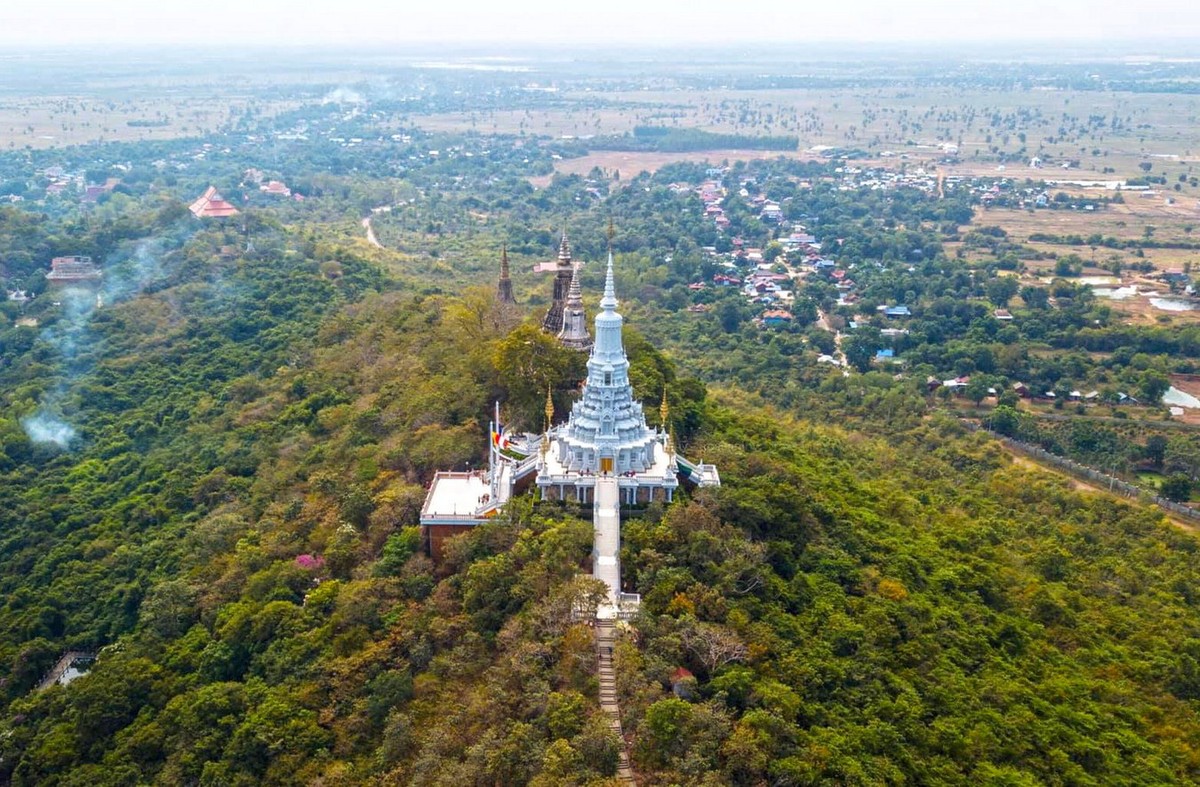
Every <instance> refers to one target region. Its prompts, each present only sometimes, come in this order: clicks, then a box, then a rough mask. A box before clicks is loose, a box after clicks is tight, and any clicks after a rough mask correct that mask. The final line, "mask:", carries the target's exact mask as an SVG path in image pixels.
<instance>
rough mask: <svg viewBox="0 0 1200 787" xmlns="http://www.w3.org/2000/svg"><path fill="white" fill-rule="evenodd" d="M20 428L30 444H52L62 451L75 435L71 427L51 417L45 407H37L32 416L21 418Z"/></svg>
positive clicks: (53, 416) (59, 419) (55, 417)
mask: <svg viewBox="0 0 1200 787" xmlns="http://www.w3.org/2000/svg"><path fill="white" fill-rule="evenodd" d="M21 428H22V429H24V430H25V434H26V435H28V436H29V439H30V441H31V442H34V443H42V444H45V443H53V444H54V445H56V446H58V447H59V448H62V449H66V448H67V447H68V446H70V444H71V441H72V440H74V439H75V435H76V432H75V428H74V427H73V426H71V425H70V424H68V423H67V422H66V421H63V420H62V419H61V418H58V417H57V416H55V415H51V414H50V412H49V411H48V410H47V409H46V406H45V405H43V406H41V407H39V408H38V410H37V412H36V413H34V414H33V415H30V416H26V417H25V418H22V419H21Z"/></svg>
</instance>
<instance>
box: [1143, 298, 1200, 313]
mask: <svg viewBox="0 0 1200 787" xmlns="http://www.w3.org/2000/svg"><path fill="white" fill-rule="evenodd" d="M1150 305H1151V306H1153V307H1154V308H1156V309H1162V310H1163V311H1165V312H1190V311H1191V310H1192V309H1195V308H1196V304H1194V303H1192V302H1191V301H1190V300H1188V299H1187V298H1151V299H1150Z"/></svg>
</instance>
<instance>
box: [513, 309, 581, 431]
mask: <svg viewBox="0 0 1200 787" xmlns="http://www.w3.org/2000/svg"><path fill="white" fill-rule="evenodd" d="M586 362H587V358H586V357H585V356H584V355H583V353H580V352H577V351H575V350H571V349H568V348H566V347H563V346H562V345H561V344H559V342H558V340H557V339H555V338H554V337H553V336H550V335H549V334H547V333H546V332H545V331H543V330H542V329H541V328H540V327H538V326H536V325H533V324H532V323H525V324H524V325H521V326H519V327H517V328H515V329H513V331H512V332H511V333H509V334H508V336H506V337H504V338H503V339H501V340H500V341H499V342H498V343H497V344H496V350H495V352H494V354H493V360H492V363H493V365H494V366H495V370H496V375H497V377H498V379H499V382H500V385H501V386H502V387H503V388H504V389H505V390H506V391H508V399H507V407H508V410H509V414H510V415H509V417H510V418H511V419H512V420H513V421H515V422H516V425H520V426H523V427H524V428H527V429H531V430H538V429H541V428H542V421H543V419H544V416H543V415H542V412H543V410H544V409H545V405H546V388H547V387H549V388H551V389H553V390H563V389H566V388H574V387H575V384H576V383H577V382H578V381H579V380H580V379H582V378H583V376H584V364H585V363H586Z"/></svg>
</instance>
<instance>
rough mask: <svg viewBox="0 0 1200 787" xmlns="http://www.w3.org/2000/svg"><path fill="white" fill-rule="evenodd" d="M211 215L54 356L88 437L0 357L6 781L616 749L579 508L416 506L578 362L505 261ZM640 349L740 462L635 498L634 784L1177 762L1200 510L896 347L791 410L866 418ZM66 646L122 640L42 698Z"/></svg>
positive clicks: (47, 382) (45, 359)
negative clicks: (67, 437) (1181, 524)
mask: <svg viewBox="0 0 1200 787" xmlns="http://www.w3.org/2000/svg"><path fill="white" fill-rule="evenodd" d="M164 229H165V228H164ZM227 240H228V238H225V237H223V235H222V233H221V232H219V231H217V232H212V231H205V232H200V233H198V234H195V235H193V236H191V237H190V238H187V239H184V240H182V241H181V242H180V245H179V247H178V248H177V249H175V250H173V251H167V252H165V253H164V256H163V258H162V261H161V262H162V278H161V279H159V280H157V281H156V282H155V283H154V285H153V286H151V287H147V288H146V290H145V291H143V292H142V294H141V295H139V296H137V297H135V298H132V299H130V300H128V301H126V302H124V303H119V304H115V305H113V306H112V307H111V308H105V309H103V310H101V311H100V312H98V313H97V314H96V315H95V317H94V319H93V320H92V321H91V323H90V327H89V330H91V331H93V332H94V333H95V342H94V344H93V345H91V349H89V350H88V351H87V352H86V353H83V354H81V355H80V356H78V358H77V362H76V366H77V367H78V369H79V371H78V376H77V377H75V378H72V379H70V380H68V381H66V383H65V385H66V393H65V399H64V401H65V402H66V404H65V406H64V413H65V415H66V416H68V417H70V418H71V419H72V421H73V423H76V424H77V425H78V426H79V428H80V438H79V441H78V442H77V443H76V444H74V445H73V446H72V450H71V451H69V452H63V451H57V450H52V449H48V448H46V447H39V446H35V445H31V444H29V443H28V441H27V439H24V438H23V435H22V433H21V432H20V430H19V427H18V426H17V425H16V423H15V421H16V419H17V417H18V416H20V415H22V414H23V412H24V410H27V409H28V408H30V407H31V406H32V405H33V403H34V402H35V401H36V399H37V397H38V395H39V394H40V393H42V392H44V391H45V390H47V389H48V388H50V387H52V386H53V385H56V384H61V383H62V381H61V380H60V378H59V377H58V376H57V375H56V373H55V366H54V364H53V360H54V358H53V347H52V346H50V345H48V344H47V340H46V338H45V336H46V335H45V334H42V338H41V339H39V340H37V341H35V343H34V344H33V346H31V347H29V348H28V349H27V351H26V352H24V353H21V354H17V355H15V356H13V357H14V360H15V363H14V364H12V365H10V366H9V367H7V368H6V369H5V372H4V374H5V375H6V387H5V390H6V391H20V393H19V395H17V394H12V393H10V394H9V395H8V396H7V397H6V399H5V412H6V414H7V415H6V417H7V418H9V419H10V420H9V421H8V426H7V427H6V429H5V430H4V435H5V437H4V450H5V455H6V456H7V457H8V462H9V464H8V466H7V468H6V469H5V471H4V472H5V477H4V483H3V484H2V488H3V489H4V496H5V497H4V500H3V506H2V507H0V510H3V511H4V514H3V517H4V522H3V532H4V534H5V538H4V542H3V545H2V559H3V571H2V572H0V573H2V575H3V576H4V577H6V579H5V580H4V582H5V586H4V591H5V598H6V604H5V607H4V609H3V610H2V611H0V633H2V637H0V640H2V641H3V643H4V650H3V662H4V664H5V665H6V673H5V677H6V682H5V692H6V703H7V707H6V710H5V722H4V729H5V733H6V734H5V735H4V737H3V744H2V745H3V761H2V762H3V767H4V769H5V770H4V772H5V774H6V777H7V778H10V779H11V780H12V781H13V783H15V784H35V783H48V784H64V785H66V784H127V783H130V782H132V781H138V780H141V781H149V782H156V783H163V784H175V783H201V784H260V783H267V784H290V783H306V782H311V781H314V780H317V779H320V780H323V781H325V782H327V783H346V784H349V783H370V782H373V781H390V782H395V781H399V782H402V783H413V784H464V783H477V782H486V783H533V784H588V783H598V782H599V780H602V779H604V778H607V777H609V776H611V774H612V773H613V771H614V769H615V763H616V752H617V746H618V745H619V742H618V741H616V740H615V739H614V738H613V737H612V735H611V733H609V732H608V730H607V728H606V727H605V725H604V724H603V722H602V719H601V718H600V716H599V712H598V708H597V705H596V702H595V699H594V698H595V679H594V677H593V673H592V670H593V651H592V644H591V637H590V632H589V630H588V629H587V628H586V627H585V626H581V625H579V624H577V623H575V622H573V620H572V619H571V616H570V615H569V610H570V609H571V607H572V606H573V605H574V604H576V603H583V604H585V605H586V604H587V603H589V602H588V599H594V594H595V592H596V591H595V588H594V587H592V586H591V585H590V584H589V583H588V582H587V581H586V580H581V579H579V578H578V577H577V574H578V572H579V568H580V566H581V565H582V563H583V561H584V560H585V559H586V557H587V555H588V553H589V551H590V539H591V535H590V527H589V525H588V523H587V522H586V521H585V520H583V519H581V518H580V516H579V513H580V512H576V511H573V510H571V509H569V508H567V509H562V508H558V507H557V506H553V505H533V504H532V503H531V502H530V501H521V502H519V503H517V504H515V505H513V506H512V507H511V509H510V511H509V514H508V516H507V517H506V518H505V520H504V521H498V522H496V523H494V524H492V525H489V526H487V527H484V528H480V529H479V530H477V531H476V532H475V533H473V534H471V535H470V536H468V537H466V538H464V539H462V540H461V541H459V542H457V543H456V544H455V545H454V548H453V549H452V550H451V555H450V557H449V559H448V560H447V561H446V563H445V564H443V565H441V566H438V567H436V568H435V567H434V566H433V565H431V563H430V562H429V560H428V559H427V558H426V557H424V556H423V555H422V554H420V551H419V549H418V539H417V533H416V530H415V528H414V527H413V525H414V524H415V519H416V512H417V509H418V507H419V505H420V501H421V499H422V496H423V489H422V486H421V484H422V482H423V481H424V480H425V479H427V478H428V477H429V473H430V472H431V471H432V470H433V469H435V468H438V467H449V466H455V465H457V464H459V463H461V462H464V461H478V460H479V458H480V457H479V454H480V451H481V450H482V449H481V443H482V439H481V437H482V431H481V426H480V424H481V422H482V419H483V418H485V417H486V413H487V410H488V403H489V401H490V400H491V399H492V398H493V397H494V396H500V397H501V398H504V399H506V400H507V401H510V403H511V407H512V411H513V415H514V417H517V418H521V417H527V418H530V419H534V418H536V417H537V410H538V406H539V404H540V402H539V401H538V396H537V391H538V390H539V389H540V385H537V386H533V387H532V391H524V392H523V389H522V388H521V384H522V383H524V382H526V381H525V380H524V379H523V378H522V377H521V375H520V374H519V373H518V372H517V370H515V369H514V368H513V367H512V359H513V358H514V356H515V355H519V354H521V353H527V354H528V357H527V358H525V359H524V360H523V362H531V363H532V362H533V361H532V359H533V358H536V359H537V361H536V366H535V367H534V368H536V369H537V370H538V373H539V374H542V373H544V374H546V375H547V381H549V382H551V383H552V384H553V385H556V386H558V387H560V390H561V396H562V397H563V398H562V404H565V402H566V397H567V396H568V391H569V390H570V388H571V387H572V386H573V384H574V380H575V379H577V377H578V374H579V370H578V368H577V363H578V361H577V358H578V356H571V355H570V354H569V353H566V352H565V351H562V350H559V349H558V348H557V347H556V346H555V345H554V344H553V343H552V342H548V341H540V340H539V339H538V337H539V334H538V333H537V332H536V331H527V330H526V329H524V328H517V329H516V331H515V332H514V333H512V334H510V335H506V332H505V331H506V328H505V326H504V325H503V324H502V322H500V321H497V320H496V319H494V316H495V314H496V313H495V312H494V310H493V305H492V303H491V300H490V294H489V293H488V292H487V291H467V292H464V293H462V294H461V295H458V296H441V295H433V296H430V295H424V296H423V295H416V294H414V293H412V292H409V291H406V290H405V288H401V289H400V290H393V289H392V288H393V286H394V285H392V284H389V279H388V274H385V273H384V272H383V269H381V268H380V267H379V266H378V265H377V264H376V262H373V261H372V260H369V259H366V258H363V257H360V256H358V255H356V253H355V252H353V251H351V250H349V249H347V248H344V247H337V246H327V245H322V244H319V243H317V244H312V245H304V244H299V245H298V244H295V243H294V242H293V241H291V240H289V239H288V237H287V235H286V234H285V233H283V232H282V228H279V229H272V228H270V227H269V226H267V227H264V228H263V229H262V230H260V231H258V232H257V233H256V234H255V235H254V246H255V249H256V250H255V251H253V252H249V253H244V254H241V255H239V256H238V257H237V258H236V259H233V260H224V261H223V260H221V259H220V258H219V257H217V256H216V252H217V250H218V248H219V247H220V246H221V245H227V244H226V243H225V241H227ZM527 343H528V344H527ZM629 345H630V348H631V352H632V353H633V364H634V373H633V376H634V381H635V385H636V386H637V390H638V391H645V390H651V391H656V390H660V388H659V386H660V385H661V384H662V382H663V381H666V382H667V383H668V384H669V386H670V391H671V398H672V401H673V404H674V405H675V406H674V412H676V417H677V418H678V419H679V423H678V424H677V426H678V427H679V430H680V431H681V432H684V433H685V434H688V435H694V437H690V438H689V439H690V440H691V441H692V445H691V447H690V448H689V449H688V450H689V451H690V452H692V453H694V454H697V455H703V456H704V458H705V459H706V460H709V461H715V462H717V463H718V464H719V465H720V466H721V468H722V471H723V474H724V478H725V486H723V487H722V488H721V489H719V490H714V491H712V492H706V493H705V494H703V495H699V496H697V497H696V498H695V499H691V500H685V501H683V502H681V503H680V504H678V505H676V506H674V507H672V508H671V509H669V510H666V511H663V510H661V509H652V510H651V511H650V512H649V513H648V514H647V516H645V517H644V518H642V519H636V520H631V521H629V522H628V523H627V526H626V555H625V565H626V567H627V570H628V571H629V572H630V573H631V575H632V576H633V577H635V578H636V584H637V586H638V589H639V591H640V592H641V593H642V594H643V598H644V599H645V604H644V610H643V613H642V616H641V618H640V619H639V620H638V621H637V622H636V627H637V631H638V633H639V635H638V637H637V639H636V640H635V639H630V640H628V641H625V642H623V643H622V644H621V645H620V647H619V649H618V667H619V674H620V690H621V695H622V698H623V707H624V713H625V715H626V727H627V729H629V730H630V731H632V733H633V735H634V754H635V762H636V764H637V766H638V768H639V770H640V771H641V773H643V774H644V775H645V777H646V778H647V779H648V780H649V781H650V783H661V784H669V783H678V782H686V783H705V782H708V783H735V784H757V783H762V782H763V781H764V780H765V781H768V782H771V783H781V784H802V783H815V782H819V781H823V780H831V779H832V780H838V781H843V782H846V783H862V784H867V783H877V782H880V781H903V780H914V781H917V780H919V781H928V782H941V783H956V782H961V781H964V780H966V781H973V782H979V783H996V784H1001V783H1005V784H1011V783H1026V782H1027V783H1035V782H1051V783H1068V782H1088V781H1094V782H1108V783H1129V782H1130V780H1131V778H1132V779H1134V780H1137V779H1140V780H1141V781H1142V782H1143V783H1147V784H1149V783H1164V782H1171V781H1179V782H1184V781H1189V780H1191V779H1192V778H1194V777H1195V775H1196V771H1195V769H1196V762H1197V760H1196V755H1195V748H1196V746H1197V735H1198V734H1200V725H1198V724H1197V718H1196V712H1195V708H1194V702H1195V699H1194V698H1195V697H1197V696H1200V684H1198V683H1197V677H1196V675H1197V667H1196V659H1197V658H1200V657H1198V656H1197V655H1196V651H1197V648H1198V647H1200V646H1197V645H1195V642H1197V641H1200V633H1198V631H1200V618H1198V616H1197V613H1196V610H1195V607H1194V606H1193V604H1194V602H1195V599H1194V593H1193V592H1192V591H1191V588H1193V587H1195V585H1196V579H1197V578H1196V576H1195V570H1194V566H1193V563H1194V561H1193V560H1192V559H1191V558H1192V553H1193V552H1194V550H1195V546H1196V545H1195V541H1194V539H1193V537H1192V536H1190V535H1186V534H1182V533H1179V532H1177V531H1175V530H1172V529H1171V528H1170V527H1168V526H1167V525H1165V524H1164V523H1163V522H1162V521H1161V518H1160V517H1159V516H1157V515H1156V514H1154V513H1153V512H1151V511H1147V510H1136V509H1132V508H1129V507H1127V506H1124V505H1121V504H1117V503H1114V502H1112V501H1110V500H1108V499H1105V498H1087V499H1085V498H1081V497H1080V496H1079V495H1078V494H1077V493H1074V492H1072V491H1070V490H1069V489H1067V488H1066V487H1065V485H1064V484H1063V483H1061V482H1057V481H1055V480H1053V479H1050V478H1047V477H1045V476H1038V475H1031V474H1030V473H1028V472H1027V471H1023V470H1020V469H1018V468H1015V467H1013V466H1012V465H1011V463H1010V461H1009V460H1008V458H1007V457H1006V456H1005V455H1004V454H1003V453H1002V452H1001V451H1000V450H999V449H998V447H997V446H996V445H995V444H994V443H990V442H988V441H986V440H985V439H983V438H980V437H978V436H972V435H968V434H966V433H964V432H963V431H962V430H961V429H960V428H959V427H957V426H956V425H954V424H953V423H952V422H949V421H945V420H934V421H932V422H929V421H925V420H923V419H922V417H921V416H922V413H923V409H924V406H923V404H922V403H921V401H920V400H919V399H915V400H914V399H913V398H910V397H908V396H906V395H902V394H901V393H900V392H899V391H897V390H895V389H894V388H893V387H892V386H891V385H890V384H889V383H888V378H886V377H884V376H882V375H879V376H877V377H876V376H872V375H866V376H863V377H861V378H858V382H856V383H855V384H854V385H851V384H849V383H847V382H845V380H844V378H841V377H835V378H830V379H829V381H828V382H827V383H826V384H825V385H824V387H823V389H821V390H820V391H819V393H817V395H816V396H815V397H814V398H813V399H811V400H810V402H809V404H810V409H809V410H808V412H810V413H811V415H812V416H815V417H816V419H817V420H819V421H823V420H825V419H826V418H828V417H830V416H833V415H835V414H838V413H841V414H843V415H844V416H846V417H849V418H850V419H851V420H850V421H849V423H854V422H856V421H857V422H859V423H864V422H865V423H870V424H871V427H870V428H871V430H872V431H876V432H878V431H879V430H880V429H882V430H885V431H886V432H887V433H888V435H889V436H888V437H886V438H885V437H882V436H874V437H868V436H866V435H864V434H863V433H861V432H858V431H856V430H855V429H853V428H852V429H851V430H850V431H846V430H843V429H839V428H834V427H829V426H822V425H818V423H816V422H814V421H812V420H796V419H795V417H794V416H788V415H784V414H781V413H779V412H777V411H774V410H770V409H766V408H765V407H764V405H762V404H760V403H755V402H754V401H752V400H750V399H747V398H746V397H745V396H743V395H741V394H736V393H722V394H720V395H719V396H717V397H715V398H712V397H705V396H704V393H703V388H702V387H701V386H698V385H697V384H695V383H694V382H690V381H688V380H686V379H683V377H682V376H681V375H679V373H678V372H677V371H676V369H675V367H674V365H673V364H672V363H671V362H670V361H668V360H667V359H666V358H664V357H663V356H662V355H660V354H659V353H657V352H656V351H654V350H653V349H652V348H651V347H650V346H649V345H648V344H647V343H646V342H644V341H641V340H639V339H638V338H637V337H636V335H633V334H631V336H630V341H629ZM573 358H574V359H576V360H572V359H573ZM39 359H40V360H39ZM18 379H21V380H25V381H27V382H26V383H25V384H24V387H20V388H18V387H17V386H16V385H15V381H16V380H18ZM815 393H816V392H815ZM522 395H525V396H527V397H529V401H528V402H526V403H525V404H523V400H522V399H521V397H522ZM651 398H653V397H651ZM560 406H561V405H560ZM523 407H524V408H526V409H524V410H523V409H522V408H523ZM522 412H525V413H526V415H524V416H522V415H521V413H522ZM880 412H888V413H889V415H890V417H889V419H888V422H887V425H886V426H885V425H883V424H881V423H879V422H878V421H877V420H875V421H871V420H868V421H863V420H860V419H871V415H870V414H871V413H880ZM651 417H652V418H653V415H652V416H651ZM918 458H919V461H917V459H918ZM592 603H594V601H593V602H592ZM68 646H72V647H74V646H79V647H97V646H107V647H106V648H105V650H104V651H103V653H102V656H101V659H100V660H99V662H98V663H97V665H96V666H95V668H94V669H93V670H92V672H91V673H90V674H89V675H88V676H87V677H85V678H83V679H80V680H79V681H78V682H77V683H75V684H73V685H72V686H70V687H68V688H65V689H64V688H59V687H55V688H51V689H49V690H47V691H45V692H41V693H32V694H31V693H29V690H30V688H31V686H32V685H33V683H34V682H35V681H36V680H37V678H38V677H39V676H40V674H41V673H42V671H43V670H44V669H46V668H47V667H48V665H49V664H50V662H52V661H53V660H54V659H55V658H56V657H57V655H58V653H59V652H60V650H61V649H63V648H65V647H68ZM679 667H684V668H686V669H687V670H689V671H690V672H691V674H692V676H693V678H692V680H693V681H694V682H688V681H686V680H685V681H684V684H685V685H683V686H682V688H681V690H680V692H679V693H680V694H681V695H682V696H681V697H677V696H676V695H675V694H673V693H672V692H671V690H670V685H671V678H672V674H673V673H674V672H675V671H676V670H677V669H678V668H679Z"/></svg>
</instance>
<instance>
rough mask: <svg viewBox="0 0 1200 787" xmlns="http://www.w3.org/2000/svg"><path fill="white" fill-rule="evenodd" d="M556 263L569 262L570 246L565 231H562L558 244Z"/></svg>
mask: <svg viewBox="0 0 1200 787" xmlns="http://www.w3.org/2000/svg"><path fill="white" fill-rule="evenodd" d="M558 261H559V263H560V264H562V263H569V262H570V261H571V244H570V243H569V242H568V241H567V231H566V230H563V233H562V240H561V241H559V243H558Z"/></svg>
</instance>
